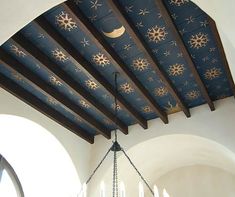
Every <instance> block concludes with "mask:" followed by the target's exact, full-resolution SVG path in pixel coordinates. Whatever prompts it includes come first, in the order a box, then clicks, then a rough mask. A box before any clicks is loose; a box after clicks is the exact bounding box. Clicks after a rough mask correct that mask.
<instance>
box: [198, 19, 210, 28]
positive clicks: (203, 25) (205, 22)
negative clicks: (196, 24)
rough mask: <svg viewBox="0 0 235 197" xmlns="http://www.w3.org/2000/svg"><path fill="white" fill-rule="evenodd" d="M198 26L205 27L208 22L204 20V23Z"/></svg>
mask: <svg viewBox="0 0 235 197" xmlns="http://www.w3.org/2000/svg"><path fill="white" fill-rule="evenodd" d="M200 24H201V27H207V26H208V25H209V22H208V20H204V21H202V22H200Z"/></svg>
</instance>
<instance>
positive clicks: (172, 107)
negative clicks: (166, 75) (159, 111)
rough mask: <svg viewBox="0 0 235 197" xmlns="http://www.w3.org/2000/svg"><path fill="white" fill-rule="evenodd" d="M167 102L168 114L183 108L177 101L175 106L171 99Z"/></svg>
mask: <svg viewBox="0 0 235 197" xmlns="http://www.w3.org/2000/svg"><path fill="white" fill-rule="evenodd" d="M167 104H168V106H167V107H165V109H166V113H167V114H173V113H176V112H179V111H181V108H180V107H179V104H178V103H176V105H175V106H174V105H172V104H171V102H170V101H168V103H167Z"/></svg>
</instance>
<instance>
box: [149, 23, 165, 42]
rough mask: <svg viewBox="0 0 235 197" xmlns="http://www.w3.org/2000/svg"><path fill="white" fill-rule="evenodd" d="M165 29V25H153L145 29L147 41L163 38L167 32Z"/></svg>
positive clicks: (157, 40) (156, 40)
mask: <svg viewBox="0 0 235 197" xmlns="http://www.w3.org/2000/svg"><path fill="white" fill-rule="evenodd" d="M165 29H166V28H165V27H159V26H157V25H156V26H155V27H151V28H149V29H148V31H147V37H148V39H149V41H150V42H155V43H159V42H161V41H163V40H165V39H166V35H167V34H168V33H167V31H166V30H165Z"/></svg>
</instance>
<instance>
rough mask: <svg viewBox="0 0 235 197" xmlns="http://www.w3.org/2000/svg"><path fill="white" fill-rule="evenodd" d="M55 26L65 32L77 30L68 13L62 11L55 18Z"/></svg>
mask: <svg viewBox="0 0 235 197" xmlns="http://www.w3.org/2000/svg"><path fill="white" fill-rule="evenodd" d="M56 24H58V25H59V27H60V28H61V29H63V30H67V31H71V30H72V29H75V28H77V24H76V22H74V21H73V19H72V18H71V17H70V16H69V14H68V13H65V12H63V11H62V12H61V13H60V14H59V15H57V16H56Z"/></svg>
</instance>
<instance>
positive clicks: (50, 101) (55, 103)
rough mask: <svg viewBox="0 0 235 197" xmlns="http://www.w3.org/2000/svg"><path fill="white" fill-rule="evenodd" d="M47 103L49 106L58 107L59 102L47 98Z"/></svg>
mask: <svg viewBox="0 0 235 197" xmlns="http://www.w3.org/2000/svg"><path fill="white" fill-rule="evenodd" d="M47 102H48V103H49V104H51V105H58V104H59V102H58V101H57V100H55V99H54V98H52V97H47Z"/></svg>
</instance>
